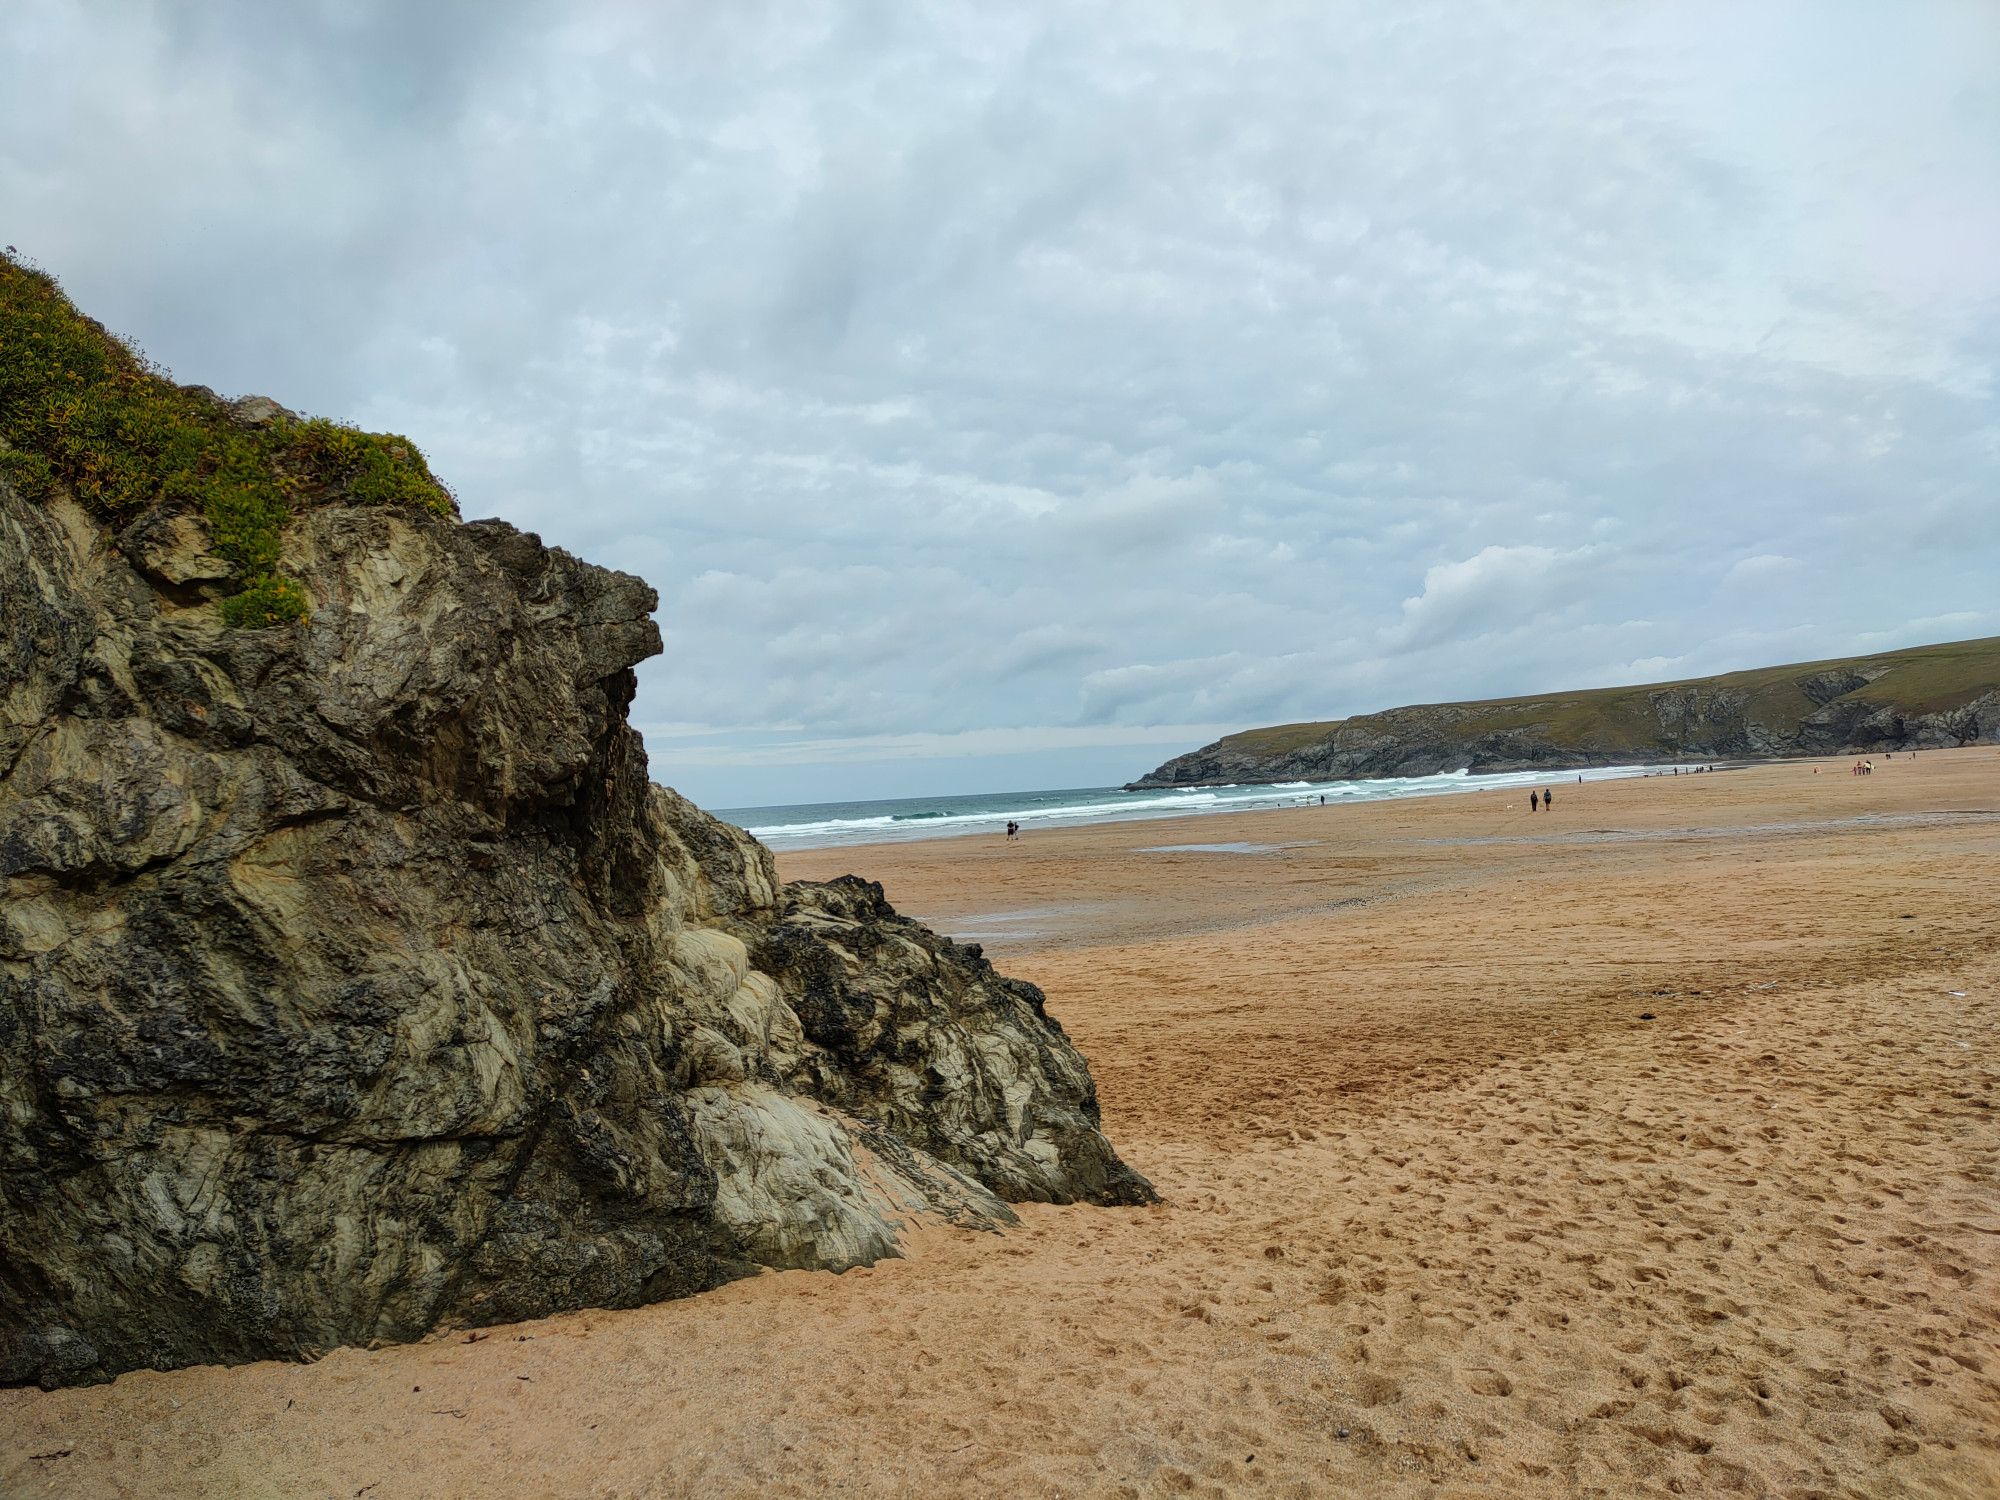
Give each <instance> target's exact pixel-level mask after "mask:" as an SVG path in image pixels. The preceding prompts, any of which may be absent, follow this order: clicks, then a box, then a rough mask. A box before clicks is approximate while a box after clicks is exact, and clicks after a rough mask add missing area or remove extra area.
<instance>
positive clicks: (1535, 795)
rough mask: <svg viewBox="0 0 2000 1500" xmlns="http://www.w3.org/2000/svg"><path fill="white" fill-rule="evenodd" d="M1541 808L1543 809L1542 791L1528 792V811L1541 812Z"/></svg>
mask: <svg viewBox="0 0 2000 1500" xmlns="http://www.w3.org/2000/svg"><path fill="white" fill-rule="evenodd" d="M1541 810H1542V794H1541V793H1540V792H1530V793H1528V811H1529V812H1540V811H1541Z"/></svg>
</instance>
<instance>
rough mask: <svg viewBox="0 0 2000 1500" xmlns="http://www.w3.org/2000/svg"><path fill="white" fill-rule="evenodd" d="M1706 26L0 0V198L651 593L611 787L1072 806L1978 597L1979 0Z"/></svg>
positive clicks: (1394, 10) (284, 391)
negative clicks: (621, 762)
mask: <svg viewBox="0 0 2000 1500" xmlns="http://www.w3.org/2000/svg"><path fill="white" fill-rule="evenodd" d="M1751 11H1752V13H1749V14H1746V13H1745V9H1744V8H1743V7H1735V6H1722V5H1715V6H1707V5H1698V4H1697V5H1683V4H1674V5H1664V4H1663V5H1659V6H1653V7H1648V6H1620V7H1579V6H1574V5H1567V4H1554V3H1550V4H1546V5H1536V4H1526V5H1522V4H1507V5H1502V4H1492V5H1483V6H1481V5H1472V6H1468V5H1461V4H1456V3H1453V4H1431V5H1425V4H1417V5H1411V6H1396V7H1378V6H1370V7H1362V6H1358V5H1357V6H1341V5H1331V6H1289V5H1276V4H1272V5H1262V4H1252V5H1246V6H1241V7H1229V8H1220V7H1206V6H1185V7H1182V6H1176V5H1171V4H1169V5H1158V4H1132V5H1122V6H1121V5H1116V4H1112V5H1104V6H1092V7H1056V6H1050V7H1046V8H1039V9H1038V8H1032V7H1030V8H1012V7H953V6H886V5H869V4H858V3H857V4H852V5H840V6H826V7H817V8H815V7H811V6H804V7H801V6H792V5H786V6H760V5H756V4H748V5H742V6H725V7H696V6H679V5H672V6H665V7H653V6H639V5H625V4H603V5H598V6H573V5H543V6H538V5H486V4H466V5H447V4H427V5H422V6H403V5H393V4H389V3H386V0H384V3H380V4H363V3H354V4H334V3H327V4H322V5H319V6H304V7H300V8H299V9H298V10H297V11H296V12H288V16H290V17H291V19H290V20H288V22H287V24H286V25H283V26H278V25H273V24H271V23H270V19H269V14H268V12H267V11H266V10H265V9H264V8H263V7H261V6H255V5H249V4H244V5H208V6H203V5H192V4H171V5H170V4H164V3H163V4H160V5H158V6H156V7H151V8H148V7H146V6H142V5H133V6H126V7H120V8H118V9H117V10H116V11H115V12H110V13H107V12H106V11H104V10H103V9H102V8H101V7H96V6H88V5H83V4H77V5H64V4H39V3H28V4H24V5H20V6H13V7H8V8H7V9H6V10H5V11H4V13H0V58H4V59H5V61H4V62H0V69H4V73H3V74H0V83H4V85H5V87H4V88H3V89H0V125H4V130H0V207H4V214H5V220H4V233H5V238H6V239H7V240H8V241H10V242H12V243H15V244H17V245H19V246H20V247H21V249H22V250H23V251H25V252H27V253H28V254H30V255H32V256H33V257H35V258H36V259H37V260H39V261H40V262H41V263H43V264H44V265H46V266H48V267H49V268H51V269H53V270H55V271H56V272H57V273H58V274H60V275H61V276H62V277H63V278H64V280H65V281H66V283H67V284H68V285H69V287H70V289H71V290H72V292H73V293H74V294H75V295H76V296H77V298H78V299H79V301H80V302H81V303H82V304H83V305H84V306H85V307H86V308H87V309H89V310H90V311H92V312H93V313H95V314H96V315H98V316H100V317H101V318H103V319H104V320H105V321H106V322H107V323H108V324H110V325H111V326H113V327H114V328H117V329H120V330H121V331H128V332H130V333H132V334H134V335H136V337H137V338H138V340H139V341H140V342H141V343H143V344H144V345H145V347H146V348H147V349H148V351H149V352H151V353H152V354H153V355H155V356H156V357H158V358H161V359H163V360H164V361H166V362H167V363H168V364H170V365H171V366H173V367H174V369H175V370H176V371H177V373H179V374H180V375H181V376H182V378H184V379H193V380H199V381H202V382H203V383H206V384H210V385H213V386H216V387H218V388H220V389H224V390H227V391H230V392H244V391H262V392H268V393H270V394H274V395H276V396H278V397H280V398H281V399H283V400H286V401H287V402H288V403H290V404H293V405H298V406H303V407H306V408H308V409H311V410H314V411H318V412H324V413H328V414H334V415H341V416H346V417H351V418H353V419H355V420H358V421H360V422H363V423H365V424H367V425H370V426H375V427H383V428H389V429H393V430H398V431H403V432H407V433H409V434H410V435H411V436H413V437H415V438H416V439H417V440H418V442H419V443H421V444H422V445H423V446H424V447H425V448H426V449H427V450H428V451H429V453H430V454H431V456H432V458H433V461H434V463H435V465H436V467H437V468H438V470H439V472H441V473H443V474H445V475H447V476H449V477H450V479H451V480H452V482H453V483H454V485H455V487H456V488H457V489H458V491H459V493H460V495H461V498H462V499H463V501H464V503H465V506H466V509H467V512H468V514H474V515H487V514H498V515H502V516H505V517H507V518H508V519H510V520H512V521H514V522H516V523H517V524H520V525H523V526H526V527H529V528H531V529H534V530H536V531H539V532H541V533H542V534H543V535H544V536H546V537H547V538H549V539H550V540H552V541H554V542H557V543H560V544H561V545H563V546H566V547H569V548H571V549H573V550H575V551H577V552H579V553H580V554H582V555H584V556H586V557H589V558H591V559H593V560H595V561H599V562H603V563H607V564H610V565H612V566H617V567H623V568H628V569H630V570H632V571H635V572H639V573H641V574H643V575H645V576H646V577H647V578H648V579H650V580H651V581H653V582H654V583H655V584H656V585H658V586H659V588H660V589H661V592H662V594H663V596H664V599H663V604H662V609H661V623H662V626H663V628H664V630H665V632H666V637H667V642H668V646H667V652H666V655H665V656H664V658H662V659H661V660H659V661H657V662H655V663H652V664H649V666H647V667H646V668H644V669H643V670H642V677H641V697H640V701H639V704H638V706H637V709H636V714H635V716H636V718H637V719H638V720H639V721H640V722H641V723H654V724H659V725H662V726H671V732H669V731H668V730H667V729H662V731H661V732H658V733H656V734H655V735H654V736H653V737H652V739H651V745H652V754H653V760H654V771H655V774H656V775H657V776H659V777H660V778H661V779H662V780H666V781H670V782H674V783H676V784H678V785H680V786H681V787H682V788H683V789H684V790H686V791H688V792H690V793H691V794H693V795H696V796H697V797H700V798H703V799H704V800H708V801H711V802H716V803H722V804H738V803H753V802H771V801H779V800H795V799H796V800H803V799H813V798H820V797H834V796H842V795H863V794H881V793H883V792H884V791H896V790H906V791H911V792H923V791H930V790H943V789H958V788H967V787H970V786H973V785H978V784H984V785H997V784H1003V783H1004V782H1005V781H1007V780H1008V779H1012V778H1018V779H1017V780H1015V781H1014V784H1017V785H1018V784H1029V783H1039V784H1085V783H1090V782H1098V781H1103V780H1112V779H1122V778H1123V777H1125V776H1129V775H1132V774H1136V773H1137V772H1139V771H1141V770H1143V769H1146V768H1147V767H1148V766H1150V765H1151V764H1152V763H1153V762H1154V761H1156V760H1158V759H1160V758H1161V757H1162V756H1163V755H1164V754H1165V753H1167V752H1168V751H1170V750H1172V749H1176V748H1185V747H1186V743H1188V742H1192V740H1193V739H1194V738H1198V737H1200V736H1203V735H1206V733H1207V732H1208V730H1209V729H1210V728H1211V727H1215V726H1222V727H1241V726H1246V725H1249V724H1255V723H1262V722H1273V721H1278V720H1288V719H1300V718H1326V717H1333V716H1337V715H1339V714H1342V713H1346V712H1350V711H1362V710H1368V709H1374V708H1380V707H1385V706H1389V705H1391V704H1394V703H1401V702H1408V701H1422V700H1435V699H1440V698H1448V697H1456V696H1493V695H1496V694H1503V693H1509V692H1517V691H1533V690H1538V689H1543V688H1554V687H1564V686H1578V685H1585V684H1590V683H1597V682H1613V681H1641V680H1646V679H1647V678H1648V677H1651V676H1662V675H1665V676H1672V675H1683V674H1688V673H1695V672H1703V671H1711V670H1723V669H1727V668H1730V667H1736V666H1747V665H1754V664H1758V663H1762V662H1767V661H1772V660H1779V659H1784V658H1787V657H1792V656H1813V655H1821V654H1831V653H1835V652H1839V651H1843V650H1848V649H1858V648H1864V647H1869V646H1874V647H1880V646H1883V645H1888V644H1893V643H1895V642H1897V641H1904V640H1915V639H1926V638H1937V637H1938V636H1939V635H1940V634H1943V635H1951V634H1961V635H1962V634H1978V633H1988V632H1992V631H1995V630H2000V607H1996V606H1995V605H1994V604H1993V603H1992V601H1993V600H1994V599H1995V598H2000V587H1996V584H2000V568H1996V558H2000V507H1996V506H1995V504H1994V499H1993V494H1992V485H1993V474H1994V473H1995V461H1996V458H2000V421H1996V418H1995V416H1994V411H1995V408H1994V405H1993V397H1994V364H1995V358H1996V353H2000V257H1995V256H1994V255H1993V254H1992V253H1991V251H1992V247H1993V245H1994V244H1996V243H2000V12H1996V11H1995V10H1993V9H1992V8H1990V7H1986V6H1980V5H1966V6H1964V7H1962V8H1959V7H1952V6H1948V5H1938V6H1927V7H1923V8H1921V9H1920V10H1918V11H1911V10H1909V9H1907V8H1904V7H1898V6H1893V5H1888V4H1883V5H1881V6H1876V7H1870V6H1855V7H1841V8H1837V9H1828V8H1825V7H1821V6H1817V5H1809V4H1804V3H1800V4H1797V5H1785V4H1772V5H1765V6H1759V7H1754V8H1751ZM1182 731H1186V732H1187V733H1188V735H1189V736H1190V740H1189V741H1188V742H1183V743H1176V742H1175V741H1174V736H1175V735H1176V734H1178V733H1180V732H1182ZM968 777H971V778H985V780H984V781H983V782H982V781H977V780H975V781H967V780H965V779H964V778H968ZM992 778H1000V781H997V782H996V781H995V780H993V779H992Z"/></svg>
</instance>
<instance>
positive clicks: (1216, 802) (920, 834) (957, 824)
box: [748, 766, 1638, 849]
mask: <svg viewBox="0 0 2000 1500" xmlns="http://www.w3.org/2000/svg"><path fill="white" fill-rule="evenodd" d="M1637 770H1638V768H1636V767H1617V766H1607V767H1601V768H1598V769H1596V770H1593V771H1590V772H1587V773H1585V774H1586V778H1587V779H1588V780H1591V781H1597V780H1601V779H1605V778H1608V777H1615V776H1620V775H1634V774H1637ZM1575 775H1576V773H1575V772H1573V771H1571V772H1550V771H1511V772H1497V773H1495V772H1487V773H1482V774H1480V775H1476V776H1475V775H1473V774H1472V773H1471V772H1470V771H1468V770H1463V769H1461V770H1456V771H1441V772H1437V773H1435V774H1432V775H1426V776H1384V777H1372V778H1369V779H1368V780H1365V781H1319V782H1314V781H1283V782H1270V783H1265V784H1261V785H1233V786H1222V787H1174V788H1171V789H1169V788H1161V789H1159V790H1157V791H1154V792H1151V793H1120V792H1116V791H1113V790H1111V789H1109V788H1106V789H1105V794H1104V795H1101V796H1097V797H1092V798H1091V799H1090V800H1088V801H1083V802H1065V801H1063V800H1062V798H1063V797H1064V796H1067V795H1087V792H1086V793H1079V794H1072V793H1062V792H1048V793H1036V792H1021V793H1017V794H1011V795H1009V796H1007V798H1006V800H1005V801H1004V803H1002V804H1001V805H998V806H993V805H989V806H978V805H967V804H977V803H978V802H980V801H982V800H984V797H985V795H986V794H981V795H978V796H973V797H968V798H950V797H940V798H938V799H936V800H937V802H938V803H940V804H942V805H940V806H936V807H918V808H911V809H907V810H904V811H900V812H884V813H867V814H857V815H854V816H844V817H842V816H835V817H829V816H826V815H825V813H824V811H822V809H819V808H813V809H810V811H811V812H817V813H821V816H818V817H808V818H806V819H804V820H802V821H799V822H784V821H780V820H776V819H773V818H772V817H771V816H770V814H772V813H773V812H778V811H780V810H779V809H774V808H758V809H755V811H756V812H759V813H762V814H764V816H763V817H760V818H758V819H757V821H756V822H755V823H752V824H750V825H748V826H749V831H750V832H751V833H752V834H754V835H755V836H756V837H757V838H759V839H762V840H764V841H765V842H766V843H769V844H771V845H773V846H774V847H778V848H787V849H798V848H805V847H828V846H832V845H838V844H860V843H868V842H871V841H874V840H880V839H890V840H902V839H914V838H946V837H950V836H951V835H953V834H965V833H975V832H981V833H984V832H992V833H997V832H999V831H1000V830H1001V829H1002V828H1003V827H1005V826H1006V825H1007V824H1008V823H1010V822H1012V823H1018V824H1019V825H1021V827H1022V828H1024V829H1033V828H1037V827H1042V828H1047V827H1060V826H1068V825H1074V824H1079V823H1106V822H1125V821H1137V820H1143V819H1149V818H1170V817H1175V816H1178V815H1183V814H1193V813H1212V812H1255V811H1259V810H1272V809H1277V808H1285V807H1296V806H1298V805H1299V804H1301V803H1307V804H1311V803H1313V802H1316V801H1319V800H1320V799H1325V800H1327V801H1362V802H1376V801H1384V800H1388V799H1390V798H1396V797H1411V796H1423V795H1426V794H1436V793H1445V794H1450V793H1464V792H1479V791H1506V790H1511V789H1513V788H1516V787H1527V786H1531V785H1537V784H1541V783H1546V782H1550V781H1570V780H1573V779H1574V778H1575ZM954 802H956V803H957V804H958V805H957V806H954V805H953V803H954ZM801 811H802V812H803V811H808V810H807V809H801Z"/></svg>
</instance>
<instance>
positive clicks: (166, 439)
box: [0, 255, 458, 627]
mask: <svg viewBox="0 0 2000 1500" xmlns="http://www.w3.org/2000/svg"><path fill="white" fill-rule="evenodd" d="M0 477H4V478H5V479H7V480H9V481H10V482H12V484H13V485H14V487H15V488H16V489H18V490H20V491H21V492H22V493H23V494H24V495H27V496H29V497H30V498H37V499H38V498H42V497H45V496H47V495H49V494H50V493H52V492H54V491H55V490H56V489H57V488H58V487H63V488H67V490H68V491H69V492H70V493H71V494H72V495H74V496H75V497H76V499H77V500H78V501H79V502H80V503H81V504H82V505H83V506H84V508H85V509H87V510H88V511H89V512H90V513H91V514H92V515H94V516H96V517H97V518H98V519H99V520H101V521H104V522H105V523H107V524H110V525H121V524H123V523H125V522H127V521H130V520H132V519H134V518H135V517H136V516H138V515H139V513H140V512H142V511H144V510H146V509H147V508H148V507H150V506H153V505H156V504H162V503H165V504H169V505H187V506H190V507H192V508H194V509H197V510H198V511H199V512H200V513H201V515H202V517H203V519H204V520H205V521H206V522H207V526H208V534H209V541H210V544H211V546H212V547H213V548H214V550H215V552H216V554H217V555H218V556H220V557H222V558H225V559H226V560H227V561H228V562H229V563H230V564H231V566H232V568H233V569H234V573H235V582H236V589H235V592H234V593H232V594H231V595H230V596H229V597H228V598H226V599H224V600H223V602H222V614H223V618H224V620H226V621H227V622H228V623H229V624H232V625H243V626H253V627H262V626H267V625H282V624H285V623H288V622H290V621H292V620H297V619H300V618H302V617H303V616H304V615H305V613H306V608H307V601H306V595H305V591H304V590H303V589H301V588H300V587H299V585H298V584H297V583H296V582H294V581H293V580H291V579H289V578H287V577H285V576H284V574H283V573H282V572H281V571H280V570H279V533H280V531H281V530H282V528H283V526H284V524H285V521H286V519H287V518H288V517H289V516H290V515H291V513H292V511H293V509H294V507H296V506H297V505H300V504H303V503H307V502H309V501H311V500H312V499H314V498H316V497H318V496H323V495H327V494H331V493H338V494H340V495H342V496H344V497H345V498H347V499H348V500H350V501H359V502H361V503H363V504H376V505H407V506H415V507H417V508H420V509H423V510H429V511H434V512H437V513H438V514H440V515H456V514H457V513H458V508H457V506H456V505H455V504H454V503H453V500H452V497H451V492H450V491H449V490H447V489H446V488H445V487H444V485H442V484H440V483H439V482H438V481H437V480H436V479H435V478H434V477H432V475H431V472H430V468H429V466H428V465H427V464H426V463H425V462H424V457H423V455H422V454H421V453H420V452H418V451H417V447H416V445H415V444H414V443H412V442H410V441H409V440H408V439H407V438H402V437H397V436H395V435H393V434H384V433H370V432H361V431H358V430H356V429H355V428H352V427H348V426H346V425H344V424H341V423H338V422H329V421H326V420H323V419H318V418H314V419H307V420H301V419H298V418H294V417H290V416H283V415H281V416H279V417H278V418H277V419H276V420H273V421H271V422H270V423H268V424H267V425H263V426H256V425H251V424H249V423H246V422H244V421H242V420H241V419H239V418H238V417H237V416H236V414H235V413H234V412H233V411H232V410H231V408H230V407H229V406H228V405H227V404H226V403H225V402H223V401H221V400H220V399H218V398H217V397H215V396H214V395H212V394H211V393H209V392H208V391H205V390H201V389H198V388H189V387H184V386H179V385H176V384H175V383H174V382H173V381H172V380H171V379H169V378H168V376H167V373H166V371H164V370H163V369H160V368H159V367H158V366H156V365H153V364H152V363H150V362H149V361H147V360H146V359H145V358H144V357H142V356H141V355H140V354H138V353H137V352H135V351H134V350H133V349H132V348H130V347H129V346H127V345H126V344H124V343H122V342H121V341H120V340H118V339H117V338H115V337H113V336H112V335H111V334H110V333H108V332H106V331H105V330H104V328H102V327H101V326H100V325H99V324H97V323H96V322H94V321H92V320H91V319H89V318H86V317H85V316H84V315H83V314H82V313H80V312H78V311H77V310H76V308H75V307H74V306H73V305H72V304H71V303H70V301H69V299H68V298H67V297H66V296H64V295H63V291H62V288H61V286H60V285H59V284H58V283H57V282H56V280H55V278H54V277H52V276H50V275H48V274H47V273H45V272H43V271H39V270H36V269H35V268H33V267H31V266H27V265H23V264H22V263H21V262H20V261H19V260H17V259H15V258H14V257H13V256H11V255H4V256H0Z"/></svg>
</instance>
